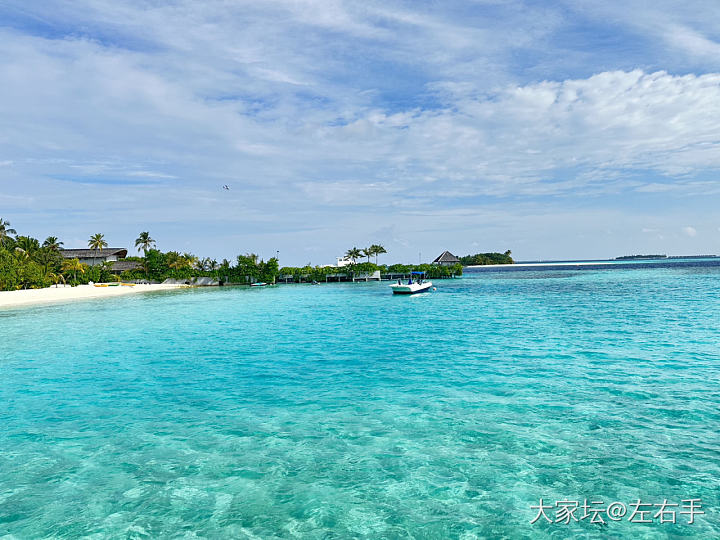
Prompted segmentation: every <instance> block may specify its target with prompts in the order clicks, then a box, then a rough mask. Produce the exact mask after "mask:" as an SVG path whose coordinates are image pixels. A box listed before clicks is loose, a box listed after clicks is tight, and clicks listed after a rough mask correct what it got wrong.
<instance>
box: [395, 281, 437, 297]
mask: <svg viewBox="0 0 720 540" xmlns="http://www.w3.org/2000/svg"><path fill="white" fill-rule="evenodd" d="M390 288H392V292H393V294H417V293H422V292H427V291H429V290H430V289H431V288H432V281H426V282H424V283H420V284H417V283H411V284H410V285H407V284H405V283H403V284H402V285H397V284H394V285H390Z"/></svg>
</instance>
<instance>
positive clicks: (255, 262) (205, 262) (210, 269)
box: [121, 239, 278, 283]
mask: <svg viewBox="0 0 720 540" xmlns="http://www.w3.org/2000/svg"><path fill="white" fill-rule="evenodd" d="M138 240H139V239H138ZM150 240H151V241H152V239H150ZM152 242H153V243H154V241H152ZM136 245H138V244H137V243H136ZM140 245H141V247H142V249H145V245H146V244H145V243H144V242H143V243H142V244H140ZM125 260H128V261H135V262H138V263H140V265H141V268H138V269H136V270H128V271H126V272H123V273H122V274H121V277H122V278H123V279H126V280H136V279H147V280H150V281H165V280H166V279H176V280H180V281H183V280H191V279H194V278H199V277H208V278H211V279H214V280H216V281H221V282H223V283H255V282H258V281H262V282H265V283H274V282H275V280H276V278H277V275H278V261H277V259H276V258H274V257H273V258H271V259H268V260H267V261H264V260H262V259H260V258H259V257H258V256H257V255H255V254H254V253H249V254H247V255H238V257H237V259H236V261H235V264H234V265H233V264H232V263H231V262H230V261H228V260H227V259H224V260H223V261H222V262H221V263H218V262H217V261H216V260H214V259H210V258H205V259H200V258H198V257H196V256H195V255H193V254H192V253H182V254H181V253H179V252H177V251H168V252H166V253H163V252H162V251H160V250H157V249H148V250H146V251H145V256H144V257H128V258H127V259H125Z"/></svg>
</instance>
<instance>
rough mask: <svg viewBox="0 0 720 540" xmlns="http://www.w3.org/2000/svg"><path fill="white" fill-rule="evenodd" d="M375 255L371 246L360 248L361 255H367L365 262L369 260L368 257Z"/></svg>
mask: <svg viewBox="0 0 720 540" xmlns="http://www.w3.org/2000/svg"><path fill="white" fill-rule="evenodd" d="M373 255H375V252H374V251H373V248H372V246H370V247H366V248H364V249H363V250H362V256H363V257H367V262H370V257H372V256H373Z"/></svg>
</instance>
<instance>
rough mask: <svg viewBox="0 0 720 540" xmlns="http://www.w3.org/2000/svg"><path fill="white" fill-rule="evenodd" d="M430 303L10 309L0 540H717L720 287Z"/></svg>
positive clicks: (318, 298)
mask: <svg viewBox="0 0 720 540" xmlns="http://www.w3.org/2000/svg"><path fill="white" fill-rule="evenodd" d="M437 287H438V290H437V291H436V292H435V293H432V294H426V295H421V296H415V297H393V296H392V295H391V294H389V291H388V287H387V284H385V283H383V284H377V283H368V284H364V283H362V284H329V285H320V286H311V285H288V286H278V287H274V288H267V289H260V290H247V289H234V288H216V289H194V290H186V291H181V292H172V293H157V294H148V295H137V296H133V297H124V298H115V299H108V300H104V301H88V302H79V303H74V304H65V305H55V306H48V307H36V308H25V309H15V310H6V311H0V343H2V349H1V350H0V426H2V431H1V432H0V537H2V536H3V535H10V537H14V538H37V537H58V538H75V537H79V536H89V537H92V538H104V537H120V538H163V537H186V538H195V537H204V538H219V537H233V538H468V539H469V538H502V537H504V538H513V539H514V538H533V539H536V538H540V539H542V538H568V537H587V538H681V537H682V538H685V537H687V538H718V537H720V519H718V510H719V509H720V384H719V382H718V381H719V380H720V377H719V375H720V353H719V352H718V342H719V341H720V340H719V339H718V338H719V335H720V334H719V332H720V315H719V313H720V266H707V267H704V266H702V265H699V266H691V267H680V266H678V267H671V268H657V269H652V268H650V269H648V268H641V269H632V270H627V269H615V268H613V269H607V270H589V271H588V270H582V271H575V270H553V271H527V270H526V271H522V272H519V271H516V272H498V273H487V272H486V273H479V274H476V275H469V276H466V277H464V278H462V279H456V280H446V281H439V282H437ZM541 497H542V498H543V499H544V501H545V503H546V504H547V503H548V501H551V502H552V503H553V504H554V502H555V501H557V500H562V499H569V500H578V501H580V503H582V500H583V499H584V498H587V499H593V500H602V501H604V502H605V504H607V503H610V502H613V501H619V502H623V503H625V504H629V503H631V502H635V501H636V500H637V499H638V498H640V499H641V500H642V501H643V502H651V503H660V502H662V500H663V499H668V500H669V501H670V502H680V501H681V500H683V499H689V498H700V499H702V505H703V509H704V510H705V512H706V514H705V515H701V516H698V517H696V521H695V523H694V524H693V525H688V524H687V517H686V516H682V518H681V517H680V516H679V515H678V516H677V518H678V521H679V524H676V525H672V524H667V523H666V524H660V523H658V522H657V520H655V522H654V523H652V524H636V523H630V522H628V520H627V518H625V519H623V520H622V521H618V522H609V523H608V524H607V525H605V526H602V525H597V524H591V523H589V520H584V521H581V522H578V523H575V522H572V523H571V524H569V525H564V524H549V523H543V522H538V523H535V524H530V521H531V520H532V519H533V517H534V516H535V514H536V512H537V511H536V510H531V509H530V506H531V505H537V504H538V501H539V499H540V498H541ZM548 512H550V511H548ZM551 517H554V516H553V514H551ZM578 517H579V516H578Z"/></svg>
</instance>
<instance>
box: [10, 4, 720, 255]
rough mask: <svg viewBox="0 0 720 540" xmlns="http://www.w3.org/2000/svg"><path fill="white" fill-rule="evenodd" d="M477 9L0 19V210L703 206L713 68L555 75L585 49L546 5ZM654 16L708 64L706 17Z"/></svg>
mask: <svg viewBox="0 0 720 540" xmlns="http://www.w3.org/2000/svg"><path fill="white" fill-rule="evenodd" d="M491 3H492V2H491ZM485 4H487V3H485ZM485 4H483V3H480V4H479V6H480V7H479V8H477V7H475V8H472V9H471V8H470V7H468V5H465V4H464V3H458V4H453V3H447V4H444V5H443V7H442V9H440V8H437V6H435V7H433V5H420V4H418V5H409V4H400V3H394V2H373V1H369V2H366V3H362V4H357V3H351V2H344V1H340V0H333V1H331V2H319V1H310V0H307V1H302V2H296V1H290V0H287V1H279V0H278V1H273V2H266V3H260V4H258V3H254V2H242V1H239V2H233V3H230V4H228V3H226V2H206V3H203V4H202V5H199V4H197V3H194V2H189V1H180V2H176V3H174V4H173V5H172V6H170V5H160V4H158V5H155V6H151V7H148V6H139V5H138V4H135V3H133V2H128V3H117V2H110V1H109V0H108V1H106V0H102V1H100V0H97V1H91V0H85V1H81V2H77V3H73V4H65V3H63V4H62V5H60V4H58V6H57V9H47V10H44V11H43V21H44V24H46V25H47V26H48V27H49V28H51V29H52V31H46V32H40V31H38V30H36V29H35V27H32V28H30V29H26V28H22V27H21V26H22V25H20V27H17V28H14V29H13V28H11V26H12V25H10V24H7V25H0V80H2V81H3V84H2V85H0V118H2V119H3V130H2V132H0V145H1V147H2V148H3V159H6V158H7V161H1V162H0V165H10V164H12V165H13V166H12V167H4V168H3V174H2V175H0V187H1V188H3V191H4V192H6V193H14V194H15V195H14V197H15V199H12V200H10V199H7V198H6V199H5V200H6V201H10V202H11V203H12V201H13V200H14V201H16V203H14V204H15V206H12V205H10V206H6V207H5V209H3V212H9V211H10V212H11V211H15V212H18V213H19V212H21V211H22V212H26V211H27V205H25V204H24V203H22V201H27V200H29V199H30V198H32V200H33V204H34V205H35V212H36V215H35V216H33V215H32V212H28V213H23V214H22V215H25V216H28V222H32V223H36V222H38V217H39V216H40V215H46V216H52V215H53V212H56V211H58V209H59V208H63V209H65V211H66V212H67V214H68V219H69V220H70V223H72V224H73V225H72V227H74V228H75V229H83V233H82V234H81V233H80V232H75V230H73V231H71V234H72V235H73V236H71V237H82V236H83V235H84V232H85V231H84V229H85V228H87V227H89V226H90V224H93V226H94V227H95V224H97V226H102V224H103V223H104V222H107V221H111V220H121V221H116V222H117V223H119V224H120V225H123V226H132V227H136V228H137V227H138V226H139V227H141V228H142V230H145V229H147V228H150V226H151V225H152V224H157V226H158V227H159V228H162V227H165V224H170V223H173V222H176V221H178V220H181V219H187V218H185V217H182V218H181V217H180V216H192V220H193V221H194V222H195V223H197V224H198V225H197V226H196V227H195V228H196V229H202V228H203V227H206V228H212V227H214V226H215V224H217V223H232V224H233V226H234V227H235V228H236V229H237V230H243V231H245V232H246V234H247V235H248V236H249V235H252V234H257V233H258V232H261V233H263V232H266V231H268V230H269V229H270V227H272V228H273V230H276V229H277V230H284V231H291V232H293V234H294V232H295V231H298V230H300V228H302V227H305V226H306V224H307V222H308V220H313V219H318V218H320V219H322V220H326V221H327V222H328V223H333V224H334V225H333V227H332V231H329V233H328V234H330V233H332V234H337V235H339V234H345V235H348V234H352V230H353V224H356V223H363V222H365V223H367V222H368V221H372V222H374V221H375V220H376V219H378V218H377V216H378V214H381V213H384V214H386V215H387V221H383V222H382V223H380V222H379V223H378V224H377V225H378V230H390V229H389V227H391V225H393V226H394V225H396V224H397V225H398V229H400V230H402V229H403V228H404V224H405V222H407V223H412V224H414V225H417V223H419V222H420V218H422V219H425V220H427V221H428V223H427V226H428V227H429V228H432V227H438V228H443V227H447V222H448V221H451V220H455V221H457V222H458V223H464V224H465V225H467V226H468V227H476V226H477V221H474V220H477V219H478V215H479V214H483V215H484V216H486V215H489V213H491V212H490V210H489V208H490V207H491V206H492V204H499V205H506V206H502V208H503V209H507V208H521V207H520V206H511V204H512V205H522V204H524V203H528V204H530V206H531V207H532V209H533V211H539V210H538V209H542V208H545V207H548V206H549V205H550V204H551V203H550V201H552V204H554V205H557V206H553V208H554V210H555V211H558V209H562V208H563V207H565V206H569V207H572V206H573V205H578V204H585V203H586V202H587V201H592V200H596V199H597V200H600V199H603V198H609V197H615V196H618V195H622V196H630V195H632V196H633V197H637V198H643V199H642V200H645V199H644V198H653V197H656V198H658V200H660V199H659V198H663V197H664V199H662V200H664V201H668V200H670V197H698V196H701V195H705V197H712V196H717V194H718V192H719V191H720V181H718V180H716V179H715V178H716V175H715V174H714V173H715V172H716V171H717V170H718V169H720V139H718V136H717V124H716V121H715V120H714V119H715V118H718V117H720V74H717V73H714V72H712V71H711V72H707V71H708V70H705V71H706V72H704V73H703V72H702V70H698V74H687V75H677V74H674V73H668V72H666V71H662V70H649V69H648V70H643V69H630V70H628V69H624V70H623V69H612V68H607V67H606V66H613V65H614V64H613V62H610V61H608V62H598V63H597V64H594V63H591V62H590V63H588V64H587V65H584V66H583V67H582V69H580V70H578V72H577V73H576V74H574V75H572V76H566V75H562V76H559V75H558V74H562V73H564V70H565V68H564V67H563V66H564V65H565V64H566V62H565V60H563V62H558V61H557V58H563V59H567V63H568V64H572V63H573V62H576V61H577V55H578V54H580V55H581V56H582V55H590V54H591V52H590V51H574V53H573V51H569V52H568V49H569V48H570V45H568V44H567V43H564V42H561V40H559V39H553V35H554V32H561V30H562V29H563V27H564V25H566V23H567V21H564V20H563V17H565V15H564V14H563V12H562V11H561V10H557V9H551V8H542V9H540V8H537V7H534V6H532V5H527V4H526V3H523V2H521V1H519V0H518V1H512V2H503V3H497V4H495V5H494V6H493V10H488V9H485V8H484V7H483V6H484V5H485ZM610 4H611V8H612V9H614V10H615V11H614V13H615V14H616V15H618V13H621V10H620V9H618V8H617V4H613V3H612V2H610ZM631 4H632V5H631V8H632V9H633V10H639V9H640V7H638V6H639V4H636V3H631ZM12 5H13V3H12V2H10V3H8V6H9V7H8V8H7V9H9V10H10V9H13V8H12ZM17 5H20V4H19V3H18V4H17ZM612 6H614V7H612ZM666 7H668V6H666ZM598 9H599V8H598ZM608 9H610V8H608ZM28 10H30V12H31V11H32V9H31V8H28V7H27V5H26V4H22V5H20V8H17V9H16V11H17V12H18V13H25V12H26V11H28ZM668 10H669V11H668V13H670V12H671V10H670V8H669V7H668ZM491 12H492V13H491ZM498 13H499V14H500V15H501V16H498ZM589 13H597V12H593V11H592V10H590V11H589ZM598 18H599V15H598ZM628 19H629V18H628ZM670 19H672V17H665V16H663V17H660V18H657V19H652V20H648V21H647V23H646V24H645V23H643V24H645V25H644V26H642V28H641V29H640V30H637V28H639V27H634V28H636V30H637V31H642V32H645V33H646V34H645V35H655V34H654V33H657V32H664V31H665V30H663V29H667V28H669V27H668V25H669V24H670V22H668V21H670ZM0 22H1V21H0ZM625 23H626V24H628V25H631V24H634V23H632V22H631V21H629V20H627V21H625ZM673 24H675V25H676V27H675V29H674V30H673V33H672V35H673V36H674V37H673V39H675V40H676V41H677V43H675V45H673V47H675V48H677V49H682V50H683V51H686V52H688V51H690V52H688V54H695V55H697V56H698V57H700V56H703V55H705V56H707V57H708V58H709V57H710V56H712V54H710V53H712V52H713V51H714V46H715V41H714V39H713V28H710V27H708V26H707V25H704V24H703V23H701V22H700V21H694V20H690V19H688V18H687V17H684V18H680V19H678V20H677V21H676V22H675V23H673ZM239 29H241V31H240V30H239ZM664 39H665V38H664ZM667 39H670V38H669V37H668V38H667ZM692 51H694V52H692ZM564 52H568V54H561V53H564ZM523 53H524V56H523ZM543 55H547V56H543ZM540 57H542V58H545V60H543V59H542V58H540ZM518 58H519V59H520V60H518ZM548 59H550V60H548ZM548 61H550V62H551V63H552V65H549V64H548V63H547V62H548ZM708 61H710V60H708ZM532 62H536V64H535V65H533V66H529V67H527V69H526V66H525V64H531V63H532ZM8 171H12V175H11V174H10V173H9V172H8ZM142 179H146V180H147V182H142V183H141V180H142ZM123 180H131V182H129V184H131V186H125V185H116V183H115V182H122V181H123ZM153 180H154V182H153ZM165 180H172V182H165ZM79 181H83V183H82V184H78V182H79ZM73 182H74V183H73ZM226 183H227V184H230V185H231V186H232V190H231V192H230V193H222V192H221V191H219V189H220V186H221V185H223V184H226ZM488 201H500V202H499V203H497V202H496V203H492V202H488ZM508 201H511V202H508ZM505 211H509V210H503V212H499V215H501V216H503V219H505V221H504V223H506V225H507V226H508V227H515V226H516V225H514V224H515V223H519V222H520V221H519V219H509V218H507V216H506V215H505V213H504V212H505ZM522 211H523V210H522V209H520V210H518V212H522ZM570 212H571V213H572V212H573V210H572V208H571V210H570ZM493 215H495V214H493ZM572 215H573V216H575V214H574V213H573V214H572ZM416 218H417V220H418V221H415V220H416ZM506 218H507V219H506ZM382 219H385V218H384V217H383V218H382ZM577 219H580V218H577ZM685 219H688V220H689V219H691V218H690V217H686V218H685V217H684V218H683V220H682V221H680V222H681V223H682V222H683V221H684V220H685ZM16 221H17V220H16ZM392 221H395V222H397V223H391V222H392ZM646 222H647V220H646ZM482 223H483V226H489V224H490V222H488V221H483V222H482ZM535 223H536V224H538V226H540V225H539V224H540V223H541V220H540V219H539V218H538V219H537V220H536V221H535ZM676 223H677V222H676ZM136 224H137V225H136ZM631 224H632V227H633V229H632V230H633V231H634V233H635V234H637V231H639V230H640V228H641V222H638V223H635V222H634V221H632V223H631ZM335 225H337V226H335ZM698 226H700V224H698ZM573 227H574V225H573V224H569V225H568V227H567V230H570V229H572V228H573ZM671 228H674V229H675V230H677V224H674V225H672V224H671V225H665V229H667V230H669V229H671ZM218 230H221V232H220V233H218V234H219V236H218V238H219V240H218V242H221V241H222V238H223V236H222V235H226V234H229V232H225V231H224V230H222V228H221V227H220V226H218ZM557 230H558V231H559V230H560V229H559V228H558V229H557ZM603 230H604V229H603ZM343 231H344V232H343ZM348 231H350V233H348ZM167 234H170V235H172V234H176V235H177V237H178V238H186V237H187V234H181V233H179V232H177V233H176V232H174V231H173V229H172V227H170V226H169V225H168V226H167ZM268 234H269V233H268ZM467 234H468V236H470V235H471V233H469V232H468V233H467ZM585 234H586V236H587V237H590V236H591V231H585ZM401 240H402V242H407V241H408V240H407V239H401ZM473 241H476V240H473ZM399 243H401V242H400V241H399ZM508 247H512V246H508ZM198 249H200V247H198ZM232 249H235V248H234V247H233V248H232ZM407 249H408V250H411V249H412V248H410V247H408V248H407Z"/></svg>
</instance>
